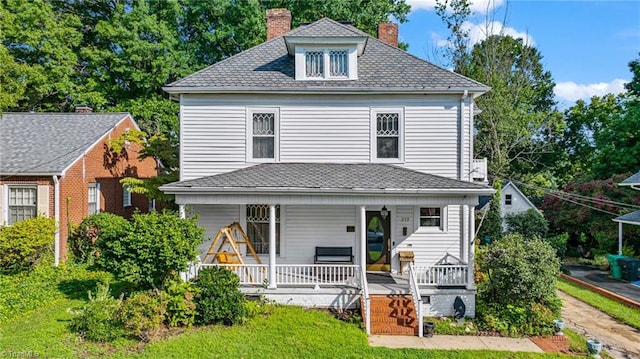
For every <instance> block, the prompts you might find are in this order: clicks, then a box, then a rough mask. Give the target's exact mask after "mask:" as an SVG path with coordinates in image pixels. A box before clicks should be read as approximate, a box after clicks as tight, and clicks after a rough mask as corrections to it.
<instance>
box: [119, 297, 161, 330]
mask: <svg viewBox="0 0 640 359" xmlns="http://www.w3.org/2000/svg"><path fill="white" fill-rule="evenodd" d="M166 306H167V304H166V302H164V301H162V300H161V299H160V297H158V296H157V295H156V294H154V293H153V292H151V291H148V292H138V293H134V294H133V295H132V296H131V297H129V298H128V299H127V300H125V301H124V302H123V304H122V307H121V309H120V312H119V317H120V320H121V321H122V323H123V324H124V329H125V330H126V331H127V333H129V334H131V335H133V336H135V337H136V338H139V339H142V340H144V341H148V340H149V339H151V336H152V333H153V331H155V330H158V329H159V328H160V325H161V324H162V321H163V319H164V315H165V310H166Z"/></svg>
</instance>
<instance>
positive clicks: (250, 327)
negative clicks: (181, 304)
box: [0, 299, 564, 359]
mask: <svg viewBox="0 0 640 359" xmlns="http://www.w3.org/2000/svg"><path fill="white" fill-rule="evenodd" d="M83 303H84V301H83V300H79V299H66V300H60V301H56V302H54V303H51V304H50V305H49V306H47V307H44V308H40V309H38V310H35V311H33V312H31V313H30V314H29V315H26V316H21V317H19V318H16V319H15V320H13V321H11V322H10V323H6V324H4V325H0V348H2V350H3V351H5V352H10V353H31V354H30V355H32V356H38V357H51V358H78V357H82V358H98V357H99V358H107V357H112V358H131V357H133V358H186V357H207V358H218V357H225V358H335V357H342V358H445V359H446V358H481V359H482V358H514V359H525V358H563V357H564V356H562V355H558V354H537V353H510V352H499V351H489V350H482V351H462V350H454V351H443V350H420V349H389V348H380V347H369V345H368V343H367V336H366V334H365V333H364V332H363V331H362V330H360V329H359V328H358V327H357V326H355V325H353V324H348V323H344V322H341V321H338V320H337V319H335V318H333V317H332V316H331V315H329V314H328V313H326V312H323V311H317V310H305V309H302V308H298V307H288V306H279V307H273V308H272V309H270V312H271V313H270V314H269V315H268V316H259V317H256V318H253V319H251V320H250V321H249V322H248V323H247V324H245V325H242V326H234V327H224V326H210V327H205V328H194V329H189V330H187V331H186V332H185V333H183V334H180V335H176V336H173V337H170V338H168V339H166V340H161V341H156V342H153V343H149V344H146V345H140V346H139V343H137V342H134V341H131V340H124V339H122V340H118V341H116V342H115V343H110V344H99V343H91V342H87V341H84V340H82V339H80V338H79V337H78V335H76V334H74V333H71V332H70V331H69V329H68V324H69V321H70V319H71V316H72V314H70V313H68V312H67V308H77V307H80V306H81V305H82V304H83Z"/></svg>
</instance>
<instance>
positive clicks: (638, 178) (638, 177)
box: [620, 172, 640, 186]
mask: <svg viewBox="0 0 640 359" xmlns="http://www.w3.org/2000/svg"><path fill="white" fill-rule="evenodd" d="M638 185H640V172H638V173H636V174H634V175H633V176H631V177H629V178H627V179H625V180H624V181H622V182H620V186H638Z"/></svg>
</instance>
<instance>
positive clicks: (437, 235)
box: [394, 206, 461, 266]
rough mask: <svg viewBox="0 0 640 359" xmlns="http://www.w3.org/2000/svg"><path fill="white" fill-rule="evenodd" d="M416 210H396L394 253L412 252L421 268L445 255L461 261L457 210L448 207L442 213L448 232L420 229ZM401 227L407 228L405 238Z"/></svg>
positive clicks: (458, 209)
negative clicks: (396, 222) (395, 246)
mask: <svg viewBox="0 0 640 359" xmlns="http://www.w3.org/2000/svg"><path fill="white" fill-rule="evenodd" d="M418 209H419V207H413V206H397V209H396V211H397V216H396V218H397V221H398V224H397V226H396V228H397V229H396V231H395V233H396V235H397V241H396V244H397V245H398V246H397V248H396V250H397V251H405V250H408V251H413V252H414V255H415V261H416V264H417V265H420V266H429V265H433V264H434V263H436V262H437V261H438V260H440V259H442V257H444V256H445V255H446V254H447V253H448V254H450V255H453V256H456V257H458V258H460V243H461V242H460V224H461V223H460V206H447V207H446V210H445V211H443V212H442V213H443V215H444V216H445V217H444V218H443V220H444V221H446V224H447V227H448V231H434V230H430V229H429V228H424V227H420V223H419V219H417V218H418V216H416V214H417V213H418ZM402 227H407V235H406V236H405V235H402ZM395 260H396V261H397V258H396V259H395ZM394 265H397V263H396V264H394Z"/></svg>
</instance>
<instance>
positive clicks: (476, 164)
mask: <svg viewBox="0 0 640 359" xmlns="http://www.w3.org/2000/svg"><path fill="white" fill-rule="evenodd" d="M471 178H472V179H474V180H480V181H483V182H488V180H489V179H488V178H487V159H486V158H480V159H474V160H473V164H472V168H471Z"/></svg>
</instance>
